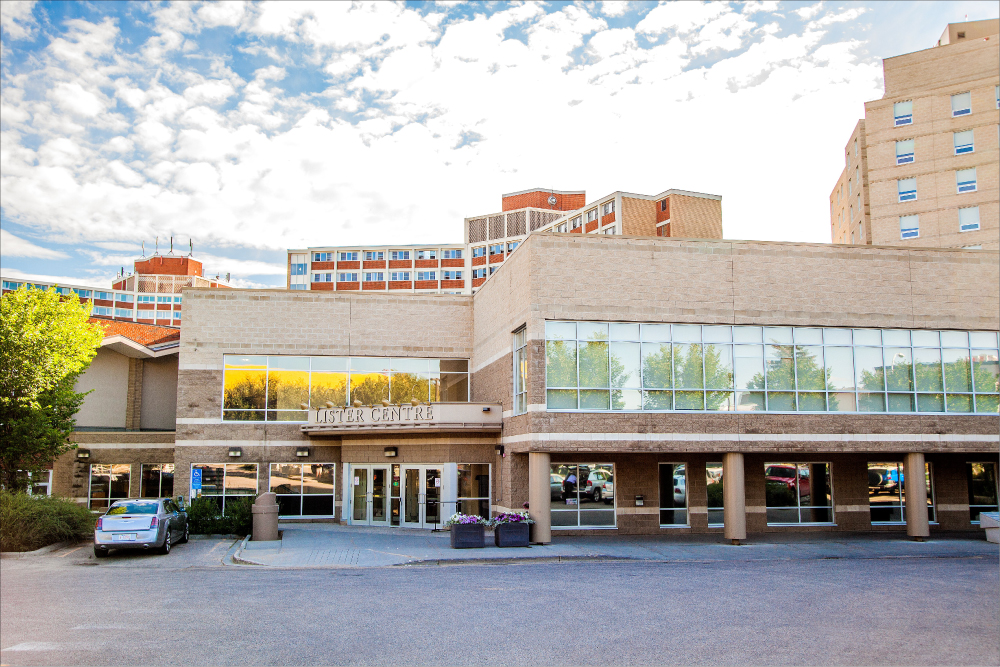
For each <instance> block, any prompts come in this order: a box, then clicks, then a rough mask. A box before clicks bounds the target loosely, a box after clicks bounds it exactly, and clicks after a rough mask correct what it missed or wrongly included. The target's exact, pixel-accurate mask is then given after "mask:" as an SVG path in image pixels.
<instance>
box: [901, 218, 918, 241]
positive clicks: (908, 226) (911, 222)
mask: <svg viewBox="0 0 1000 667" xmlns="http://www.w3.org/2000/svg"><path fill="white" fill-rule="evenodd" d="M918 236H920V216H919V215H901V216H899V238H901V239H915V238H917V237H918Z"/></svg>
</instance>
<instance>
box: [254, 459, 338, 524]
mask: <svg viewBox="0 0 1000 667" xmlns="http://www.w3.org/2000/svg"><path fill="white" fill-rule="evenodd" d="M335 474H336V464H334V463H272V464H271V471H270V485H269V488H270V490H271V493H274V494H275V495H276V496H277V501H278V508H279V509H278V514H279V516H280V517H282V518H286V517H298V516H308V517H333V516H334V511H333V507H334V480H335V479H336V476H335Z"/></svg>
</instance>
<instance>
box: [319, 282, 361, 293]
mask: <svg viewBox="0 0 1000 667" xmlns="http://www.w3.org/2000/svg"><path fill="white" fill-rule="evenodd" d="M317 284H318V285H330V287H327V288H326V289H333V285H334V284H336V285H337V291H338V292H342V291H344V290H357V289H361V283H313V285H317Z"/></svg>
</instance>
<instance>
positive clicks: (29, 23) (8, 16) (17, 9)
mask: <svg viewBox="0 0 1000 667" xmlns="http://www.w3.org/2000/svg"><path fill="white" fill-rule="evenodd" d="M34 7H35V0H4V2H0V30H2V31H3V35H4V37H8V38H10V39H27V38H29V37H31V36H32V35H33V34H34V33H35V29H36V28H37V27H38V22H37V21H35V17H34V16H32V13H31V12H32V9H34Z"/></svg>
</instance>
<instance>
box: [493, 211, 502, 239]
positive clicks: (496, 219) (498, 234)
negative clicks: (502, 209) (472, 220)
mask: <svg viewBox="0 0 1000 667" xmlns="http://www.w3.org/2000/svg"><path fill="white" fill-rule="evenodd" d="M503 231H504V230H503V216H502V215H491V216H490V240H491V241H492V240H493V239H502V238H503Z"/></svg>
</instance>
